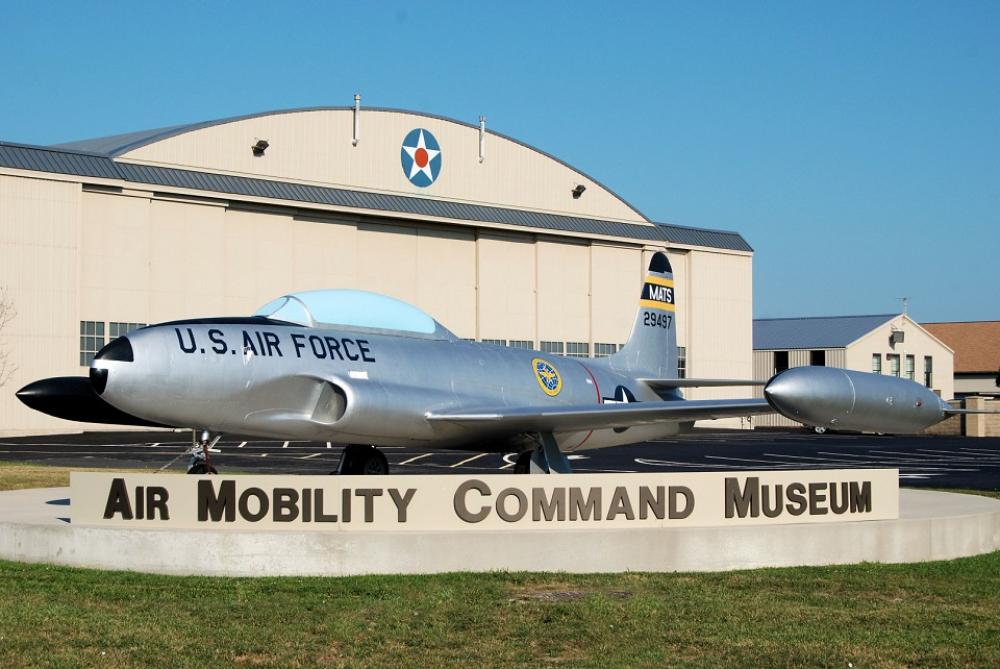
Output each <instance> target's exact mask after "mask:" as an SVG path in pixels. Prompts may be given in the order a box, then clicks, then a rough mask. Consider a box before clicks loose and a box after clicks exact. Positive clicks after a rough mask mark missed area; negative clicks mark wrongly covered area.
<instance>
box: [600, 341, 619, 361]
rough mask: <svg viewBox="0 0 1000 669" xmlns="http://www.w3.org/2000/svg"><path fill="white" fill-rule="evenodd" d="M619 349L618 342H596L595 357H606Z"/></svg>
mask: <svg viewBox="0 0 1000 669" xmlns="http://www.w3.org/2000/svg"><path fill="white" fill-rule="evenodd" d="M617 350H618V345H617V344H594V357H595V358H606V357H608V356H609V355H611V354H612V353H614V352H615V351H617Z"/></svg>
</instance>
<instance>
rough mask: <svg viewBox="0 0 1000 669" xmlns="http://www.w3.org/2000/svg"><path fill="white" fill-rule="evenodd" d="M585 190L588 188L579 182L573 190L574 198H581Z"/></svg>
mask: <svg viewBox="0 0 1000 669" xmlns="http://www.w3.org/2000/svg"><path fill="white" fill-rule="evenodd" d="M585 190H587V187H586V186H584V185H583V184H577V185H576V188H574V189H573V190H572V191H571V192H572V193H573V199H574V200H579V199H580V196H581V195H583V191H585Z"/></svg>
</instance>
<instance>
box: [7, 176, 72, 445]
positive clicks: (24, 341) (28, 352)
mask: <svg viewBox="0 0 1000 669" xmlns="http://www.w3.org/2000/svg"><path fill="white" fill-rule="evenodd" d="M80 196H81V192H80V185H79V184H72V183H59V182H55V181H47V180H43V179H21V178H17V177H0V286H4V287H6V289H7V290H8V295H9V297H10V299H11V301H12V302H13V305H14V307H15V308H16V310H17V317H16V318H15V319H14V320H13V321H12V322H11V323H9V324H8V326H7V327H6V328H5V330H4V332H3V333H0V345H3V346H5V347H6V349H7V350H8V351H9V352H10V354H11V362H12V363H13V365H14V366H15V367H16V370H15V371H14V373H13V374H12V376H11V377H10V380H9V381H8V383H7V385H6V386H4V388H3V389H2V391H0V431H3V432H9V431H11V430H35V431H38V430H43V429H49V430H56V429H60V428H63V429H65V426H69V425H71V424H70V423H67V422H65V421H56V420H55V419H52V418H49V417H48V416H45V415H43V414H40V413H38V412H36V411H31V410H30V409H28V408H27V407H26V406H24V405H23V404H21V403H20V402H19V401H17V399H16V398H15V397H14V391H15V390H17V389H18V388H20V387H21V386H23V385H25V384H27V383H29V382H31V381H34V380H36V379H40V378H44V377H48V376H59V375H63V374H67V373H75V372H76V371H77V370H78V369H79V367H78V363H79V339H78V332H79V318H80V317H79V305H78V304H77V299H78V295H79V290H78V288H79V277H78V271H79V264H78V263H79V245H78V240H79V235H80V206H81V205H80ZM71 429H72V428H71Z"/></svg>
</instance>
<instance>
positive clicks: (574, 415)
mask: <svg viewBox="0 0 1000 669" xmlns="http://www.w3.org/2000/svg"><path fill="white" fill-rule="evenodd" d="M762 413H774V409H773V408H771V405H770V404H768V403H767V400H764V399H746V400H680V401H673V402H631V403H628V404H583V405H577V406H556V407H538V406H534V407H517V408H510V409H502V410H500V411H483V412H474V411H473V412H464V411H462V412H438V411H431V412H428V413H427V414H425V417H426V418H427V420H428V421H430V422H432V423H435V422H445V423H452V424H456V425H465V426H468V427H482V428H487V429H489V428H493V429H495V430H503V431H505V432H506V431H509V432H542V431H548V432H567V431H570V430H599V429H602V428H614V427H631V426H633V425H650V424H653V423H670V422H678V423H679V422H685V421H694V420H707V419H710V418H733V417H742V416H750V415H754V414H762Z"/></svg>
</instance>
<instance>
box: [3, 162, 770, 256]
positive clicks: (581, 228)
mask: <svg viewBox="0 0 1000 669" xmlns="http://www.w3.org/2000/svg"><path fill="white" fill-rule="evenodd" d="M0 166H3V167H13V168H17V169H25V170H34V171H38V172H52V173H57V174H73V175H77V176H84V177H88V176H89V177H101V178H105V179H120V180H123V181H131V182H134V183H141V184H151V185H155V186H168V187H175V188H185V189H190V190H200V191H207V192H210V193H213V194H214V193H222V194H230V195H242V196H247V197H261V198H272V199H280V200H288V201H291V202H303V203H316V204H327V205H333V206H339V207H352V208H356V209H370V210H374V211H385V212H395V213H410V214H419V215H423V216H433V217H439V218H449V219H454V220H466V221H476V222H481V223H499V224H502V225H512V226H519V227H528V228H535V229H541V230H555V231H563V232H577V233H583V234H589V235H608V236H612V237H624V238H628V239H635V240H641V241H650V242H662V241H665V242H668V243H675V244H690V245H693V246H705V247H709V248H720V249H731V250H735V251H748V252H749V251H753V249H752V248H751V247H750V245H749V244H747V243H746V241H745V240H744V239H743V237H741V236H740V235H739V234H737V233H735V232H726V231H720V230H706V229H701V228H687V227H684V226H680V225H641V224H636V223H621V222H617V221H604V220H598V219H592V218H582V217H579V216H561V215H558V214H549V213H544V212H536V211H524V210H521V209H507V208H504V207H493V206H488V205H478V204H468V203H465V202H450V201H445V200H435V199H431V198H424V197H414V196H407V195H389V194H385V193H369V192H364V191H354V190H348V189H345V188H331V187H325V186H311V185H305V184H295V183H288V182H284V181H273V180H270V179H257V178H253V177H240V176H231V175H226V174H214V173H211V172H197V171H193V170H181V169H175V168H169V167H157V166H153V165H139V164H136V163H125V162H116V161H114V160H113V159H111V158H109V157H108V156H102V155H95V154H91V153H83V152H80V151H75V150H70V149H52V148H46V147H35V146H25V145H19V144H6V143H3V142H0Z"/></svg>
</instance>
